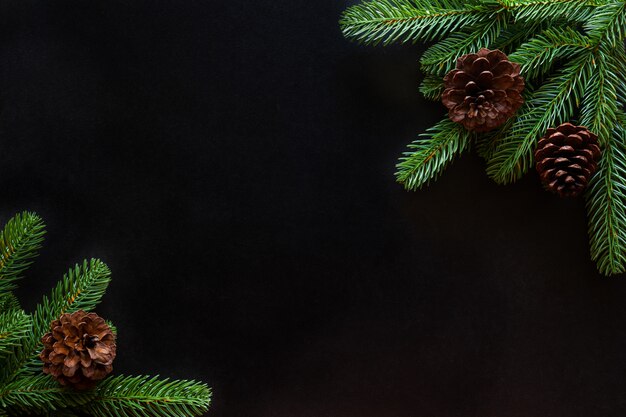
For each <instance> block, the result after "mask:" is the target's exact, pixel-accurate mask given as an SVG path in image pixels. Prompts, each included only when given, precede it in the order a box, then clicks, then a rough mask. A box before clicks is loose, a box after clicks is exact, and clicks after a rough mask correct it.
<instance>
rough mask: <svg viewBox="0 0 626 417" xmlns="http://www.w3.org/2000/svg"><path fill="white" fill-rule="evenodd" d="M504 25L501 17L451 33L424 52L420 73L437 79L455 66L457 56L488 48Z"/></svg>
mask: <svg viewBox="0 0 626 417" xmlns="http://www.w3.org/2000/svg"><path fill="white" fill-rule="evenodd" d="M504 27H505V23H504V21H503V19H502V16H500V15H497V16H496V17H495V18H493V19H491V20H488V21H486V22H481V23H480V24H478V25H476V26H475V27H473V28H468V29H464V30H461V31H460V32H457V33H453V34H451V35H450V36H448V37H447V38H445V39H444V40H442V41H439V42H437V43H436V44H435V45H433V46H431V47H430V48H428V49H427V50H426V52H424V55H423V56H422V59H421V60H420V63H421V67H422V71H424V72H425V73H427V74H431V75H435V76H438V77H439V79H440V80H441V78H442V77H443V76H444V75H445V74H447V73H448V72H449V71H450V70H452V69H454V68H455V66H456V61H457V59H458V57H459V56H461V55H465V54H469V53H473V52H476V51H477V50H479V49H480V48H483V47H484V48H488V47H490V46H491V45H492V44H493V43H494V42H495V40H496V39H497V38H498V37H499V36H500V34H501V33H502V30H503V28H504Z"/></svg>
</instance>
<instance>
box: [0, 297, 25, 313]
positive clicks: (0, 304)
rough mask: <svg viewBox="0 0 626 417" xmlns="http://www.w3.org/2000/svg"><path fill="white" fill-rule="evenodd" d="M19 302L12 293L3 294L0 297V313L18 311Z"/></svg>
mask: <svg viewBox="0 0 626 417" xmlns="http://www.w3.org/2000/svg"><path fill="white" fill-rule="evenodd" d="M19 309H20V302H19V300H18V299H17V297H16V296H15V295H13V294H12V293H5V294H1V295H0V313H4V312H7V311H11V310H19Z"/></svg>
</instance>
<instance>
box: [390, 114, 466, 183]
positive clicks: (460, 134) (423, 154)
mask: <svg viewBox="0 0 626 417" xmlns="http://www.w3.org/2000/svg"><path fill="white" fill-rule="evenodd" d="M471 136H472V135H471V133H470V132H468V131H467V130H465V129H464V128H463V127H462V126H461V125H459V124H457V123H454V122H452V121H451V120H450V119H448V118H446V119H444V120H442V121H441V122H439V123H438V124H437V125H435V126H434V127H432V128H430V129H428V131H427V132H426V133H424V134H422V135H420V139H418V140H417V141H415V142H413V143H412V144H410V145H409V149H410V151H408V152H405V153H404V156H403V157H402V158H400V163H399V164H398V165H397V168H398V172H397V173H396V177H397V180H398V182H399V183H401V184H403V185H404V187H405V188H406V189H407V190H416V189H418V188H420V187H422V186H423V185H424V184H428V183H429V182H430V181H432V180H435V179H436V178H437V177H438V176H439V175H441V173H442V172H443V170H444V169H445V168H446V167H447V166H448V164H449V163H450V162H451V161H452V160H453V159H454V158H455V157H456V156H457V155H459V154H461V153H462V152H463V151H464V150H465V149H467V148H468V147H469V145H470V138H471Z"/></svg>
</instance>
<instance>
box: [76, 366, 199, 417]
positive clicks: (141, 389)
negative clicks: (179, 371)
mask: <svg viewBox="0 0 626 417" xmlns="http://www.w3.org/2000/svg"><path fill="white" fill-rule="evenodd" d="M210 398H211V390H210V389H209V388H208V387H207V385H206V384H203V383H199V382H195V381H185V380H182V381H175V380H174V381H173V380H169V379H163V380H159V379H158V378H156V377H154V378H150V377H145V376H134V377H127V376H117V377H114V378H109V379H107V380H105V381H103V382H102V383H101V384H100V385H98V387H97V389H96V395H95V398H94V399H93V400H92V401H90V403H89V404H88V405H87V407H86V412H87V413H89V414H90V415H92V416H94V417H173V416H176V417H190V416H198V415H201V414H203V413H204V412H206V411H207V410H208V404H209V401H210Z"/></svg>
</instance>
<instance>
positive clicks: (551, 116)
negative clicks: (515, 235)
mask: <svg viewBox="0 0 626 417" xmlns="http://www.w3.org/2000/svg"><path fill="white" fill-rule="evenodd" d="M592 62H593V54H592V53H585V54H582V55H581V56H579V57H577V58H575V59H574V60H572V61H571V62H570V63H569V64H568V65H566V66H565V67H564V68H563V69H562V70H561V71H560V72H559V73H557V74H556V75H555V76H553V77H552V78H550V80H549V81H548V82H547V83H545V84H544V85H543V86H541V87H540V88H539V89H538V90H537V91H535V92H534V93H533V94H532V95H531V97H530V99H529V100H528V101H527V102H526V104H525V105H524V106H523V107H522V110H521V112H520V114H519V116H518V117H517V120H516V122H515V123H514V124H513V126H512V128H511V130H510V134H508V135H507V136H506V137H504V138H503V139H502V140H501V141H500V143H499V144H498V147H497V148H496V150H495V152H494V153H493V156H492V158H491V159H490V160H489V161H488V164H487V174H488V175H489V176H490V177H491V178H492V179H493V180H494V181H496V182H497V183H499V184H507V183H511V182H514V181H516V180H518V179H519V178H520V177H521V176H522V175H523V174H525V173H526V172H527V171H528V169H529V168H530V167H531V166H532V164H533V156H532V153H533V150H534V148H535V144H536V142H537V140H538V139H539V138H541V136H543V134H544V133H545V132H546V130H547V129H548V128H550V127H553V126H557V125H559V124H561V123H562V122H564V121H566V120H569V119H570V118H571V117H572V116H573V115H574V112H575V110H576V107H577V106H578V105H579V104H580V101H581V97H582V95H583V94H584V87H585V86H586V85H587V81H588V80H589V78H590V72H591V67H592Z"/></svg>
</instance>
